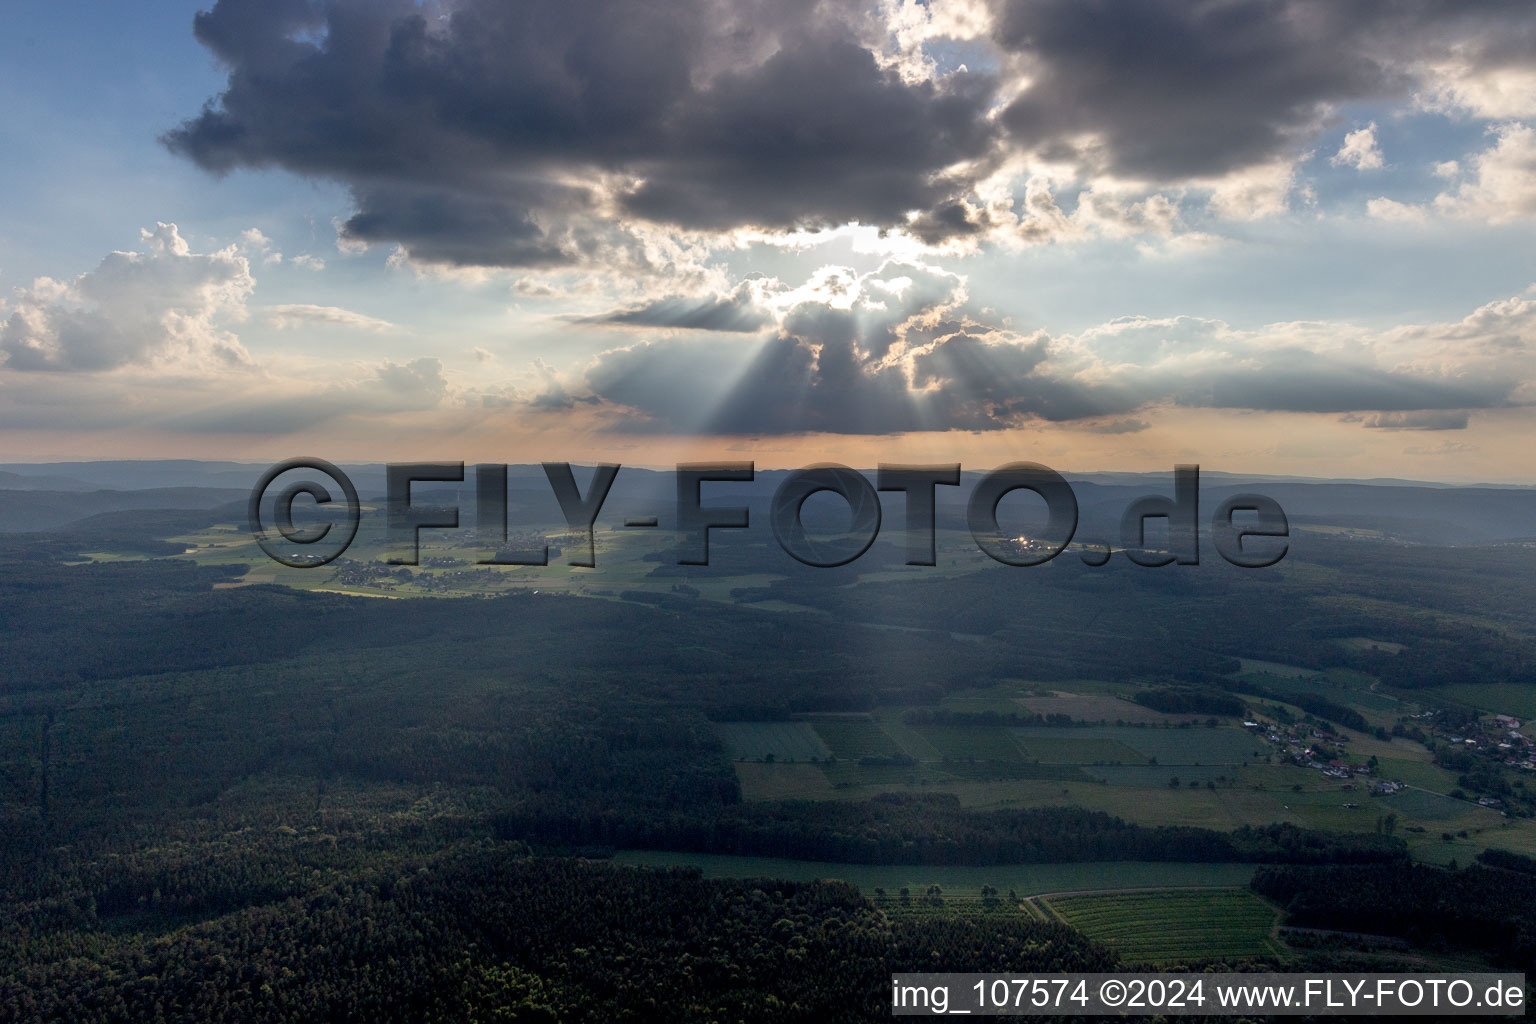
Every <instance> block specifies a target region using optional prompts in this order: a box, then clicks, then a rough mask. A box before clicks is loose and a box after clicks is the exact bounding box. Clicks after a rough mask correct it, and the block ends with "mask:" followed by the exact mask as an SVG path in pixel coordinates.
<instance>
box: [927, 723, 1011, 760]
mask: <svg viewBox="0 0 1536 1024" xmlns="http://www.w3.org/2000/svg"><path fill="white" fill-rule="evenodd" d="M912 728H913V731H915V732H916V733H917V734H918V735H919V736H921V737H922V738H923V739H924V740H925V741H927V743H928V744H929V746H931V747H933V749H935V750H937V751H938V752H939V754H940V756H941V757H943V758H948V759H950V760H954V761H969V760H975V761H1022V760H1024V752H1023V751H1021V750H1020V749H1019V745H1018V743H1017V742H1015V741H1014V738H1013V736H1012V735H1011V734H1010V733H1009V731H1008V729H1007V728H1005V727H1004V726H1000V725H991V726H985V725H984V726H970V725H915V726H913V727H912Z"/></svg>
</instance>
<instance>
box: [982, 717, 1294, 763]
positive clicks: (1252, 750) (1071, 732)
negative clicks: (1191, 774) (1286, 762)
mask: <svg viewBox="0 0 1536 1024" xmlns="http://www.w3.org/2000/svg"><path fill="white" fill-rule="evenodd" d="M1013 733H1014V735H1015V736H1017V737H1018V738H1019V741H1020V742H1021V743H1022V744H1023V746H1024V748H1025V749H1026V750H1027V749H1029V748H1030V745H1031V744H1032V743H1035V742H1038V741H1041V740H1047V741H1049V740H1062V739H1066V740H1069V741H1073V742H1078V743H1086V742H1088V741H1091V740H1113V741H1115V742H1117V743H1119V744H1122V745H1124V746H1126V747H1129V748H1130V749H1131V750H1133V751H1135V752H1136V753H1138V754H1140V755H1142V756H1143V758H1154V757H1155V758H1156V759H1157V763H1158V764H1160V765H1185V764H1203V765H1211V764H1246V763H1251V762H1254V761H1262V760H1263V759H1264V757H1265V755H1266V754H1268V753H1271V752H1272V751H1271V750H1270V749H1269V746H1270V745H1269V744H1267V743H1265V742H1264V741H1263V740H1260V739H1257V738H1255V737H1254V736H1252V735H1250V734H1249V733H1248V732H1247V731H1246V730H1243V729H1239V728H1231V727H1220V728H1216V729H1208V728H1205V727H1204V726H1191V727H1189V728H1171V729H1165V728H1157V727H1151V726H1149V727H1141V728H1138V727H1135V726H1113V725H1109V726H1087V727H1084V728H1077V729H1054V728H1050V727H1048V726H1029V727H1026V728H1020V729H1014V730H1013ZM1042 760H1043V758H1042ZM1088 763H1090V764H1091V763H1092V761H1091V760H1090V761H1089V762H1088Z"/></svg>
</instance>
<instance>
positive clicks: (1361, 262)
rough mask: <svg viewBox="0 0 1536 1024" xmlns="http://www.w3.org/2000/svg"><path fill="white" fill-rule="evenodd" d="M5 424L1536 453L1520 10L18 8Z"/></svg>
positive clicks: (1234, 458)
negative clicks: (1534, 446)
mask: <svg viewBox="0 0 1536 1024" xmlns="http://www.w3.org/2000/svg"><path fill="white" fill-rule="evenodd" d="M8 15H9V17H8V19H7V20H8V26H7V31H6V32H5V33H3V34H0V89H3V94H4V95H5V96H6V97H7V102H6V103H5V104H0V131H3V132H4V134H5V136H6V138H7V139H8V140H9V144H8V146H7V151H6V156H5V158H4V159H0V190H3V194H4V196H5V199H6V201H5V202H4V204H3V205H0V459H4V460H5V461H12V462H16V461H47V460H55V459H79V458H220V459H224V458H229V459H247V460H252V461H275V460H277V459H279V458H285V457H288V456H291V455H297V454H306V455H316V456H320V457H322V458H328V459H331V460H333V461H406V460H413V459H441V460H450V461H459V460H462V461H466V462H471V461H499V462H533V461H595V460H607V461H617V462H624V463H631V464H639V465H649V466H666V465H669V464H672V463H674V462H678V461H687V460H701V459H705V460H707V459H733V460H734V459H752V460H754V461H756V462H757V464H758V465H760V466H764V467H777V466H797V465H807V464H811V463H816V462H827V461H835V462H843V463H847V464H850V465H856V466H873V465H874V464H876V463H877V462H946V463H947V462H960V463H962V464H963V465H965V466H966V467H967V468H974V469H980V468H986V467H989V466H993V465H997V464H1000V463H1003V462H1007V461H1014V460H1019V459H1027V460H1031V461H1037V462H1043V463H1045V464H1047V465H1051V466H1053V467H1055V468H1058V469H1061V470H1064V471H1066V470H1075V471H1093V470H1138V471H1148V470H1159V471H1162V470H1167V469H1169V468H1171V466H1172V465H1173V464H1174V463H1180V462H1195V463H1199V464H1200V465H1201V466H1202V467H1205V468H1209V469H1216V470H1223V471H1227V472H1237V473H1255V474H1258V473H1277V474H1299V475H1307V476H1322V477H1351V478H1358V477H1385V476H1391V477H1402V478H1411V479H1425V480H1445V481H1463V482H1466V481H1490V482H1507V483H1520V484H1529V483H1533V482H1536V480H1533V479H1532V477H1533V476H1536V458H1533V456H1532V454H1531V447H1530V444H1529V442H1528V441H1527V438H1529V437H1531V436H1532V433H1533V431H1532V428H1533V426H1536V416H1533V412H1532V408H1533V407H1532V402H1533V399H1536V232H1533V227H1536V8H1533V7H1532V6H1531V5H1530V4H1529V2H1528V0H1508V2H1494V0H1402V2H1395V0H1394V2H1388V0H1357V2H1352V3H1349V4H1339V3H1336V2H1332V0H1193V2H1191V0H1144V2H1138V3H1124V2H1118V0H930V2H928V3H916V2H912V0H860V2H855V0H665V2H662V0H445V2H441V3H438V2H429V3H418V2H416V0H334V2H330V0H219V2H217V3H214V4H212V5H211V6H209V5H208V4H207V3H206V2H204V3H196V2H192V3H179V2H153V3H144V4H138V5H123V4H108V3H76V4H53V3H38V2H31V0H20V2H18V3H13V4H12V5H10V6H9V7H8Z"/></svg>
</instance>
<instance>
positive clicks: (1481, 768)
mask: <svg viewBox="0 0 1536 1024" xmlns="http://www.w3.org/2000/svg"><path fill="white" fill-rule="evenodd" d="M1414 720H1418V722H1417V723H1416V724H1412V725H1407V724H1404V723H1408V722H1413V721H1414ZM1426 727H1427V728H1426ZM1243 728H1245V729H1247V730H1249V731H1250V732H1252V733H1253V734H1255V735H1257V736H1260V737H1262V738H1263V739H1264V740H1265V741H1266V742H1268V743H1272V744H1274V745H1275V746H1277V747H1279V748H1280V749H1281V751H1282V752H1283V757H1284V759H1285V760H1287V761H1289V762H1290V763H1292V764H1294V765H1296V766H1298V767H1301V768H1307V769H1310V770H1313V771H1317V772H1319V773H1321V774H1322V775H1324V776H1326V777H1327V778H1330V779H1340V780H1355V779H1365V780H1369V781H1370V794H1371V795H1372V796H1390V795H1391V794H1394V793H1398V792H1401V791H1402V790H1404V789H1406V788H1408V787H1407V784H1406V783H1404V782H1402V781H1401V780H1399V779H1386V778H1381V777H1380V764H1379V762H1378V759H1377V758H1376V757H1374V756H1373V757H1370V758H1368V759H1367V760H1365V761H1357V760H1350V759H1349V758H1348V757H1347V750H1346V749H1345V748H1346V747H1347V746H1348V744H1349V743H1350V742H1351V741H1350V737H1349V736H1348V735H1347V734H1345V732H1344V730H1339V729H1335V728H1333V727H1330V726H1329V725H1328V724H1326V723H1323V722H1319V721H1314V720H1310V719H1306V720H1303V721H1300V722H1295V723H1284V722H1278V721H1271V720H1267V719H1263V718H1259V717H1255V718H1252V719H1248V720H1245V721H1244V722H1243ZM1520 730H1521V722H1520V720H1519V719H1518V718H1516V717H1514V716H1513V715H1506V714H1494V715H1485V716H1480V717H1478V716H1473V717H1457V716H1455V715H1454V714H1451V713H1449V712H1447V711H1445V710H1431V711H1424V712H1420V713H1418V714H1413V715H1408V716H1406V717H1405V719H1404V722H1400V723H1399V724H1398V725H1396V726H1394V728H1393V729H1392V735H1393V736H1397V737H1404V738H1412V739H1415V740H1419V741H1420V742H1424V743H1425V744H1426V746H1428V747H1429V748H1430V749H1431V750H1433V751H1435V762H1436V763H1437V764H1440V765H1441V766H1443V767H1447V768H1452V769H1456V770H1459V771H1461V772H1462V776H1461V782H1462V783H1463V785H1465V786H1466V787H1467V788H1470V789H1476V790H1486V789H1489V788H1495V789H1496V792H1483V793H1482V795H1479V796H1477V797H1476V798H1475V799H1476V802H1477V804H1478V805H1479V806H1480V807H1486V808H1491V809H1495V810H1502V809H1503V808H1504V807H1505V803H1506V801H1505V799H1503V798H1502V797H1501V796H1500V795H1498V794H1500V793H1502V794H1505V795H1508V794H1509V793H1510V792H1512V791H1511V790H1510V789H1509V787H1508V786H1507V784H1503V785H1498V784H1495V786H1494V787H1490V786H1489V785H1488V780H1489V779H1490V778H1493V779H1499V780H1502V771H1501V769H1517V770H1520V771H1536V742H1533V741H1532V740H1531V739H1530V738H1529V737H1527V736H1525V735H1524V734H1523V733H1522V732H1521V731H1520ZM1517 785H1520V784H1518V783H1517ZM1521 788H1523V785H1522V787H1521ZM1454 795H1457V796H1461V795H1462V794H1460V793H1459V792H1458V793H1457V794H1454ZM1467 799H1469V800H1470V799H1473V798H1472V797H1467ZM1345 806H1354V805H1353V804H1346V805H1345Z"/></svg>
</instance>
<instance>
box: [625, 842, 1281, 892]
mask: <svg viewBox="0 0 1536 1024" xmlns="http://www.w3.org/2000/svg"><path fill="white" fill-rule="evenodd" d="M613 859H614V862H615V863H618V864H629V865H634V866H643V867H674V866H686V867H696V868H699V869H700V870H702V871H703V872H704V876H705V877H706V878H782V879H785V880H787V881H796V882H805V881H814V880H816V879H821V878H837V879H841V880H842V881H845V882H850V883H852V884H853V885H856V886H858V887H859V889H860V890H862V891H863V892H864V893H865V894H866V895H872V894H873V893H874V891H875V890H876V889H884V890H885V891H886V892H887V893H888V894H889V895H892V896H895V895H897V894H898V893H899V892H900V891H901V889H902V888H903V887H906V888H908V889H910V890H911V891H912V892H913V894H914V895H915V894H920V893H922V892H924V891H926V890H927V888H928V886H930V885H937V886H939V888H940V889H942V890H943V894H942V895H943V896H944V898H946V899H951V898H952V899H974V898H976V897H978V896H979V895H980V894H981V887H982V886H984V885H990V886H992V887H993V888H995V889H997V890H998V891H999V892H1001V893H1003V894H1004V895H1006V894H1007V893H1008V891H1009V890H1010V889H1012V890H1014V891H1015V892H1017V893H1018V894H1019V895H1020V896H1034V895H1038V894H1040V893H1046V892H1076V891H1079V890H1091V889H1115V890H1120V889H1157V888H1164V887H1169V886H1178V887H1185V886H1209V887H1213V888H1218V887H1230V886H1245V885H1247V884H1248V882H1249V880H1250V879H1252V878H1253V872H1254V865H1252V864H1179V863H1167V864H1154V863H1147V862H1143V861H1107V862H1101V863H1094V864H1004V865H998V866H995V867H945V866H933V867H930V866H914V865H904V864H892V865H886V864H830V863H824V862H821V861H809V860H781V859H778V858H772V857H732V856H726V855H715V854H704V853H665V852H658V851H652V850H625V851H622V852H620V853H618V854H617V855H615V856H614V858H613Z"/></svg>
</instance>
